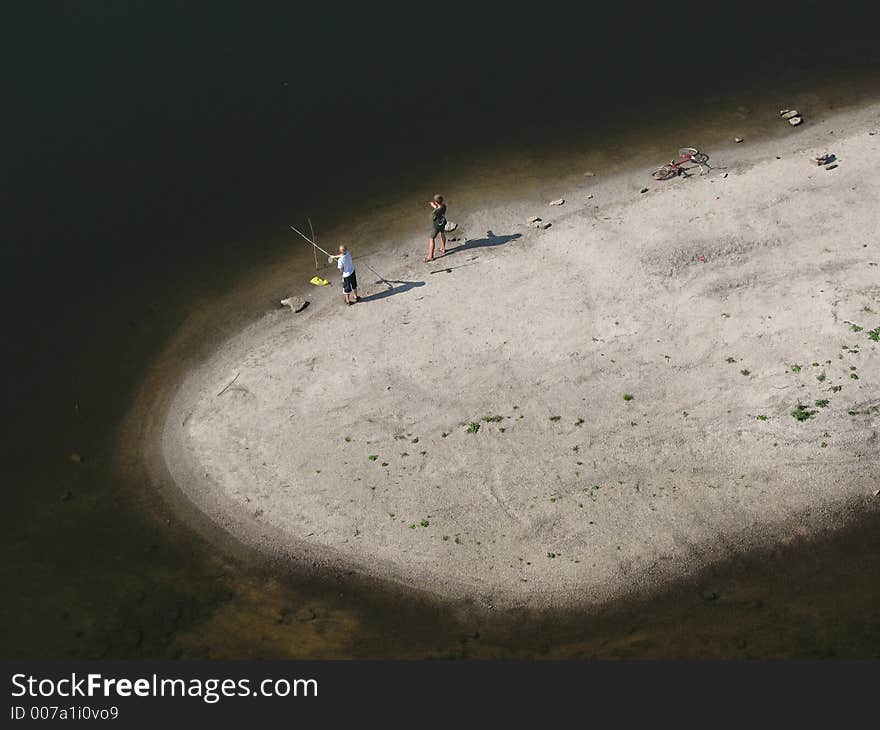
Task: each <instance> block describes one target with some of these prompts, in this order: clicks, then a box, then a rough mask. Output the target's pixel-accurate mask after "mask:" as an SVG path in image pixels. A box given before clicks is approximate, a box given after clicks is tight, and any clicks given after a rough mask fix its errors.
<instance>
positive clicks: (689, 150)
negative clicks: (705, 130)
mask: <svg viewBox="0 0 880 730" xmlns="http://www.w3.org/2000/svg"><path fill="white" fill-rule="evenodd" d="M698 154H700V151H699V150H698V149H697V148H696V147H682V148H681V149H680V150H679V151H678V156H679V157H680V158H681V159H685V158H687V157H693V156H694V155H698Z"/></svg>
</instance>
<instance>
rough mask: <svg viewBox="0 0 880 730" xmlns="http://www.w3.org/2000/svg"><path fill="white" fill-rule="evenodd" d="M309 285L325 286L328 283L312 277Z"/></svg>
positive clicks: (317, 277)
mask: <svg viewBox="0 0 880 730" xmlns="http://www.w3.org/2000/svg"><path fill="white" fill-rule="evenodd" d="M309 283H310V284H314V285H315V286H327V284H329V283H330V282H329V281H327V280H326V279H322V278H321V277H320V276H313V277H312V280H311V281H310V282H309Z"/></svg>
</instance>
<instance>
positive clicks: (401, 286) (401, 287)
mask: <svg viewBox="0 0 880 730" xmlns="http://www.w3.org/2000/svg"><path fill="white" fill-rule="evenodd" d="M382 281H387V282H388V283H389V284H392V285H394V286H393V287H392V288H391V289H383V290H382V291H377V292H376V293H375V294H369V295H367V296H365V297H358V301H359V302H376V301H378V300H380V299H386V298H388V297H393V296H394V295H395V294H403V292H406V291H409V290H410V289H415V288H417V287H420V286H424V285H425V282H424V281H395V280H392V279H387V280H386V279H383V280H382ZM380 283H381V282H380Z"/></svg>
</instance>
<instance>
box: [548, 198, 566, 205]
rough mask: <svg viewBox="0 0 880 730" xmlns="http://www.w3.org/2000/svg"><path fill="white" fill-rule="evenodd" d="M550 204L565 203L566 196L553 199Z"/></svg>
mask: <svg viewBox="0 0 880 730" xmlns="http://www.w3.org/2000/svg"><path fill="white" fill-rule="evenodd" d="M550 205H565V198H559V199H558V200H551V201H550Z"/></svg>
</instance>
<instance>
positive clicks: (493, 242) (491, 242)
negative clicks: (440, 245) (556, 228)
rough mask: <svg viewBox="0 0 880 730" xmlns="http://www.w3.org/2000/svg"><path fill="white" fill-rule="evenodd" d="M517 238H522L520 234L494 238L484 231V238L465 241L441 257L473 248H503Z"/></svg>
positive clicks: (489, 232)
mask: <svg viewBox="0 0 880 730" xmlns="http://www.w3.org/2000/svg"><path fill="white" fill-rule="evenodd" d="M517 238H522V234H521V233H511V234H509V235H506V236H496V235H495V234H494V233H493V232H492V231H486V237H485V238H474V239H472V240H470V241H465V242H464V243H463V244H461V246H456V247H455V248H452V249H450V248H447V249H446V253H445V254H444V256H443V257H441V258H445V257H446V256H451V255H452V254H454V253H462V252H463V251H470V250H471V249H474V248H486V247H487V246H503V245H504V244H505V243H510V242H511V241H515V240H516V239H517Z"/></svg>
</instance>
